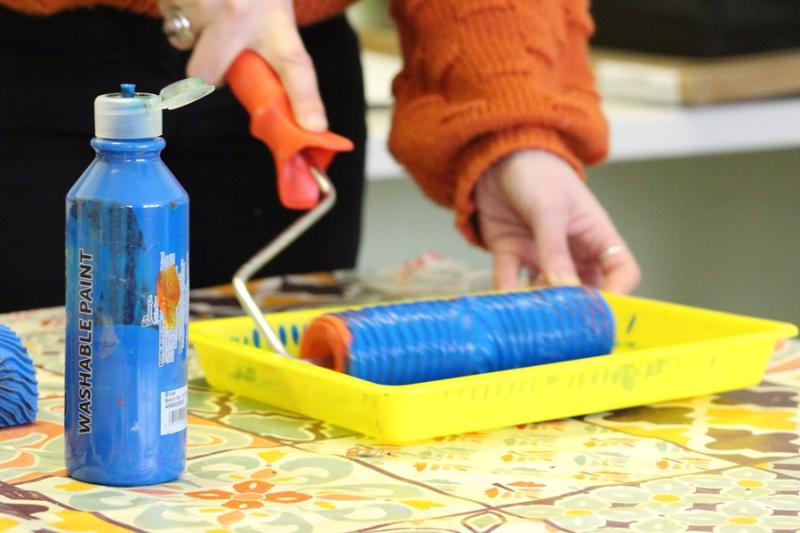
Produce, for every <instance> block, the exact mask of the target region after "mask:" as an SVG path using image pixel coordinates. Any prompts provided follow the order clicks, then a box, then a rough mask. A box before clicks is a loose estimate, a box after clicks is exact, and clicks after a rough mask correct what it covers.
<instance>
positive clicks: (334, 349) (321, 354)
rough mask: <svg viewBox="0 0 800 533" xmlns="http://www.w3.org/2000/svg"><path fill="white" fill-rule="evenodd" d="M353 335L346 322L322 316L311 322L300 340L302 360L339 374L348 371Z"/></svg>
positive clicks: (329, 316) (335, 317)
mask: <svg viewBox="0 0 800 533" xmlns="http://www.w3.org/2000/svg"><path fill="white" fill-rule="evenodd" d="M352 341H353V334H352V333H350V330H349V329H347V324H345V322H344V320H342V319H341V318H339V317H338V316H335V315H322V316H319V317H317V318H315V319H314V320H312V321H311V324H309V325H308V328H307V329H306V331H305V333H303V338H302V339H301V340H300V358H301V359H306V360H308V361H310V362H312V363H314V364H315V365H319V366H324V367H326V368H330V369H332V370H336V371H337V372H345V371H346V370H347V360H348V359H349V357H350V344H351V343H352Z"/></svg>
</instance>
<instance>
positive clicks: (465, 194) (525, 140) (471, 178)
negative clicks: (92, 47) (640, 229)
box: [0, 0, 608, 244]
mask: <svg viewBox="0 0 800 533" xmlns="http://www.w3.org/2000/svg"><path fill="white" fill-rule="evenodd" d="M352 2H353V0H294V3H295V11H296V16H297V20H298V23H299V24H301V25H302V24H309V23H313V22H316V21H319V20H323V19H324V18H327V17H330V16H332V15H334V14H336V13H339V12H341V11H342V10H343V9H344V8H345V7H346V6H347V5H348V4H350V3H352ZM588 3H589V0H393V3H392V14H393V16H394V18H395V20H396V21H397V25H398V28H399V31H400V39H401V44H402V49H403V56H404V59H405V66H404V67H403V70H402V72H401V73H400V74H399V75H398V76H397V77H396V78H395V80H394V84H393V92H394V96H395V110H394V118H393V124H392V131H391V134H390V138H389V148H390V150H391V152H392V154H393V155H394V156H395V157H396V158H397V159H398V160H399V161H400V162H401V163H402V164H403V165H405V167H406V168H407V169H408V171H409V172H410V173H411V175H412V176H414V178H415V179H416V180H417V182H418V183H419V184H420V186H421V187H422V189H423V190H424V191H425V192H426V194H427V195H428V196H430V197H431V198H432V199H433V200H434V201H436V202H438V203H440V204H443V205H446V206H452V207H454V208H455V211H456V225H457V227H458V228H459V229H460V230H461V231H462V232H463V233H464V235H465V236H466V237H467V238H468V239H470V240H471V241H472V242H473V243H476V244H480V237H479V235H478V234H477V231H476V229H475V224H474V223H473V218H474V214H475V203H474V200H473V190H474V187H475V183H476V182H477V180H478V178H479V177H480V176H481V175H482V174H483V172H484V171H485V170H486V169H487V168H488V167H489V166H490V165H491V164H492V163H493V162H495V161H497V160H498V159H500V158H502V157H503V156H505V155H507V154H510V153H512V152H514V151H516V150H520V149H525V148H540V149H544V150H548V151H550V152H553V153H555V154H556V155H558V156H560V157H562V158H563V159H564V160H566V161H567V162H569V163H570V164H571V165H572V166H573V167H574V168H575V169H576V170H577V171H578V172H579V173H581V174H583V170H582V165H583V164H584V163H595V162H598V161H600V160H601V159H603V158H604V157H605V154H606V152H607V149H608V131H607V125H606V121H605V119H604V117H603V115H602V113H601V111H600V106H599V99H598V96H597V94H596V92H595V91H594V87H593V85H594V80H593V76H592V72H591V70H590V68H589V63H588V58H587V42H588V38H589V35H590V34H591V32H592V30H593V25H592V20H591V18H590V16H589V11H588ZM100 4H103V5H114V6H117V7H120V8H123V9H127V10H130V11H134V12H137V13H143V14H147V15H152V16H158V1H157V0H0V5H5V6H7V7H10V8H12V9H16V10H19V11H24V12H28V13H32V14H41V15H46V14H51V13H55V12H58V11H62V10H64V9H70V8H73V7H92V6H95V5H100Z"/></svg>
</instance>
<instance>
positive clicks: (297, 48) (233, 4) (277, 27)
mask: <svg viewBox="0 0 800 533" xmlns="http://www.w3.org/2000/svg"><path fill="white" fill-rule="evenodd" d="M164 1H166V0H162V2H164ZM178 1H179V2H183V3H184V4H185V5H184V6H181V7H180V9H181V10H182V11H183V12H184V13H185V14H186V16H187V17H188V18H189V20H190V21H191V23H192V28H193V31H195V32H198V31H199V32H200V34H199V35H200V36H199V39H198V40H197V43H196V45H195V47H194V52H193V53H192V56H191V58H190V59H189V64H188V66H187V74H188V75H189V76H199V77H201V78H203V79H204V80H206V81H208V82H209V83H213V84H215V85H221V84H222V83H223V82H224V77H225V72H226V71H227V70H228V67H229V66H230V65H231V63H233V60H234V59H235V58H236V57H237V56H238V55H239V54H240V53H241V52H242V51H243V50H245V49H252V50H254V51H255V52H257V53H258V54H259V55H260V56H261V57H263V58H264V59H265V60H266V62H267V63H268V64H269V65H270V66H271V67H272V68H273V69H274V70H275V72H276V73H277V74H278V77H279V78H280V79H281V82H282V84H283V87H284V89H285V90H286V94H287V96H288V98H289V102H290V104H291V106H292V112H293V114H294V117H295V120H296V121H297V123H298V124H299V125H300V126H301V127H303V128H305V129H307V130H311V131H324V130H326V129H327V128H328V120H327V118H326V116H325V107H324V106H323V104H322V98H321V97H320V94H319V88H318V85H317V75H316V72H315V70H314V64H313V62H312V60H311V56H309V54H308V52H307V51H306V49H305V46H304V45H303V41H302V39H301V38H300V33H299V32H298V29H297V24H296V22H295V17H294V8H293V4H292V1H291V0H235V1H234V0H227V1H225V2H224V3H221V2H219V1H215V0H194V1H189V0H178ZM165 5H166V4H165Z"/></svg>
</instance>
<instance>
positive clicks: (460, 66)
mask: <svg viewBox="0 0 800 533" xmlns="http://www.w3.org/2000/svg"><path fill="white" fill-rule="evenodd" d="M392 14H393V16H394V17H395V19H396V21H397V24H398V27H399V31H400V39H401V45H402V50H403V57H404V61H405V64H404V67H403V70H402V71H401V72H400V74H399V75H398V76H397V77H396V78H395V80H394V84H393V92H394V96H395V111H394V118H393V123H392V132H391V135H390V139H389V147H390V150H391V152H392V153H393V154H394V156H395V157H396V158H397V159H398V161H400V162H401V163H402V164H403V165H404V166H405V167H406V168H407V169H408V171H409V172H410V173H411V175H412V176H413V177H414V178H415V179H416V180H417V182H418V183H419V184H420V186H421V187H422V189H423V190H424V191H425V192H426V194H428V196H430V197H431V198H432V199H433V200H434V201H436V202H437V203H440V204H442V205H445V206H452V207H454V208H455V212H456V226H457V227H458V228H459V230H460V231H461V232H462V233H464V235H465V236H466V237H467V238H468V239H469V240H470V241H472V242H473V243H475V244H481V243H480V241H479V236H478V235H477V232H476V231H475V226H474V224H473V216H474V214H475V203H474V200H473V190H474V187H475V184H476V182H477V180H478V178H480V176H481V175H482V174H483V173H484V172H485V171H486V169H487V168H488V167H489V166H490V165H491V164H492V163H494V162H495V161H497V160H499V159H501V158H502V157H503V156H505V155H508V154H510V153H512V152H514V151H517V150H520V149H526V148H538V149H544V150H547V151H550V152H552V153H554V154H556V155H558V156H560V157H562V158H563V159H564V160H566V161H567V162H569V163H570V164H571V165H572V166H573V167H574V168H575V169H576V170H577V171H578V172H579V173H581V175H583V168H582V165H583V164H584V163H595V162H598V161H600V160H601V159H603V158H604V157H605V155H606V152H607V149H608V131H607V124H606V121H605V119H604V117H603V115H602V112H601V110H600V106H599V98H598V96H597V94H596V92H595V91H594V87H593V85H594V79H593V76H592V72H591V69H590V67H589V62H588V51H587V49H588V39H589V36H590V35H591V32H592V31H593V24H592V21H591V18H590V16H589V12H588V0H393V4H392Z"/></svg>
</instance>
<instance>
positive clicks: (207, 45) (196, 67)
mask: <svg viewBox="0 0 800 533" xmlns="http://www.w3.org/2000/svg"><path fill="white" fill-rule="evenodd" d="M235 30H236V21H234V20H227V19H226V20H219V21H217V22H215V23H213V24H210V25H209V26H207V27H206V28H205V29H204V30H203V32H202V33H201V34H200V38H199V39H198V40H197V44H196V45H195V47H194V52H192V56H191V58H189V64H188V66H187V67H186V73H187V75H189V76H198V77H200V78H203V79H204V80H205V81H207V82H208V83H213V84H214V85H216V86H218V87H219V86H221V85H222V84H223V82H224V77H225V72H226V71H227V70H228V66H230V64H231V63H233V60H234V59H235V58H236V56H237V55H238V54H239V53H240V52H241V51H242V50H243V49H244V48H245V46H244V43H243V42H241V41H240V40H239V39H237V38H230V36H231V35H235Z"/></svg>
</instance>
